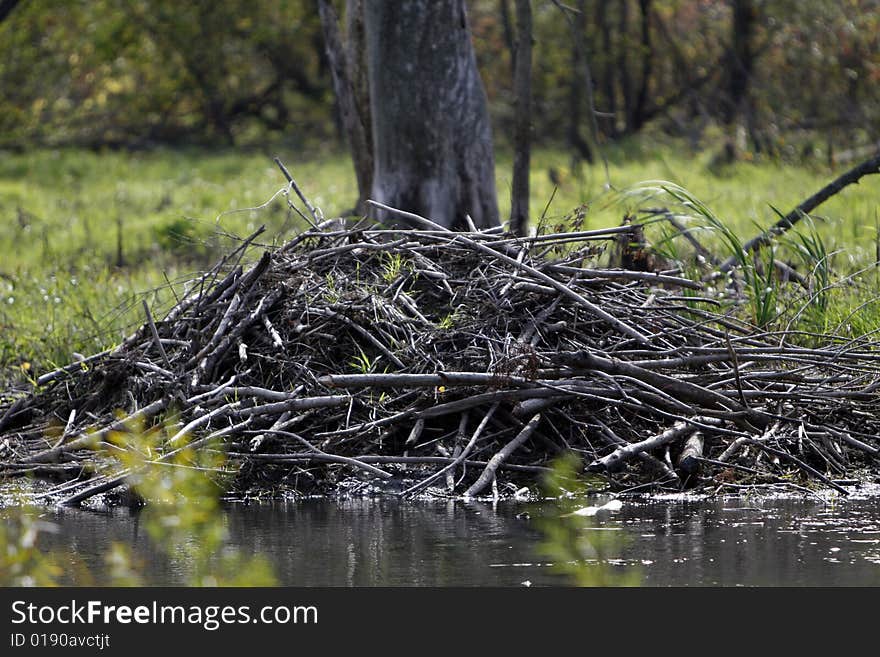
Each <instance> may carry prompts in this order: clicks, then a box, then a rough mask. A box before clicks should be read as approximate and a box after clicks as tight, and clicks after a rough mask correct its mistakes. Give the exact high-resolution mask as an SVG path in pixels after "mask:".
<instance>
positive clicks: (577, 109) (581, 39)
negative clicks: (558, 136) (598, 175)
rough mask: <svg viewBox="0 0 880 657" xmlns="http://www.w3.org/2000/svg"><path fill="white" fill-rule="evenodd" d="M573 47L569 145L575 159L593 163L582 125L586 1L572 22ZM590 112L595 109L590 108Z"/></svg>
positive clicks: (569, 89) (569, 95) (582, 0)
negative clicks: (582, 132) (582, 131)
mask: <svg viewBox="0 0 880 657" xmlns="http://www.w3.org/2000/svg"><path fill="white" fill-rule="evenodd" d="M571 29H572V47H571V70H570V71H569V74H570V77H569V83H568V84H569V88H568V121H569V123H568V144H569V146H571V148H572V151H573V152H574V157H575V158H577V159H579V160H586V161H587V162H592V161H593V151H592V149H591V148H590V145H589V144H588V143H587V141H586V140H585V139H584V137H583V135H581V123H582V121H583V111H582V110H583V99H584V93H583V92H584V82H585V79H584V71H585V70H586V69H585V67H586V53H587V44H586V32H587V3H586V0H578V3H577V12H575V13H574V17H573V18H572V20H571ZM587 111H588V112H592V111H593V108H592V107H588V108H587Z"/></svg>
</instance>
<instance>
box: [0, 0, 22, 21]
mask: <svg viewBox="0 0 880 657" xmlns="http://www.w3.org/2000/svg"><path fill="white" fill-rule="evenodd" d="M18 2H19V0H0V23H2V22H3V21H4V20H6V17H7V16H9V14H11V13H12V10H13V9H15V5H17V4H18Z"/></svg>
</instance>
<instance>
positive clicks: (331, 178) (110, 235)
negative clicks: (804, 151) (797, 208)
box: [0, 143, 880, 381]
mask: <svg viewBox="0 0 880 657" xmlns="http://www.w3.org/2000/svg"><path fill="white" fill-rule="evenodd" d="M278 155H279V156H280V157H281V158H282V159H283V160H284V161H285V162H286V163H287V164H288V165H289V167H290V168H291V170H292V172H293V174H294V176H296V178H297V180H298V182H299V183H300V185H301V187H302V188H303V190H304V191H305V193H306V194H307V195H308V196H309V197H310V199H311V200H312V201H313V202H314V203H315V204H316V205H318V206H320V207H321V208H323V210H324V213H325V215H327V216H332V215H334V214H336V213H339V212H341V211H344V210H346V209H347V208H349V207H351V205H352V202H353V199H354V198H355V186H354V176H353V172H352V170H351V167H350V165H349V163H348V161H347V158H346V157H345V156H344V155H341V154H338V153H323V154H318V153H309V154H308V155H304V154H301V153H293V152H289V153H288V152H279V153H278ZM608 157H609V165H610V166H609V175H610V180H611V183H612V185H613V187H614V190H617V191H614V190H607V189H606V188H605V183H606V176H605V173H604V170H603V167H602V166H601V165H593V166H586V167H583V168H582V169H581V170H580V171H578V170H573V168H572V167H571V166H570V163H569V160H568V156H567V155H565V154H562V153H559V152H555V151H550V150H544V151H539V152H538V153H536V154H535V157H534V161H533V184H532V189H533V194H532V213H533V216H535V217H539V216H541V215H542V214H544V215H546V223H547V225H549V226H551V227H565V226H568V225H570V220H571V213H572V211H573V210H574V209H575V208H577V207H579V206H583V205H586V206H587V209H586V211H585V212H584V213H583V214H582V218H581V220H580V222H581V226H582V227H583V228H595V227H601V226H608V225H614V224H617V223H619V222H620V220H621V217H622V215H623V214H624V212H626V211H629V210H634V209H636V208H637V207H639V206H654V207H656V206H662V205H667V204H668V203H669V202H670V201H671V199H669V198H668V197H656V198H651V193H650V192H646V191H643V192H642V193H638V194H636V193H622V192H623V191H626V190H629V191H630V192H632V188H633V186H635V185H637V184H638V183H640V182H643V181H649V180H664V181H671V182H674V183H677V184H679V185H681V186H682V187H684V188H686V189H687V190H689V191H690V192H691V193H692V194H693V195H694V196H695V197H696V198H698V199H700V200H701V201H702V202H704V203H705V204H706V205H708V206H709V207H710V208H711V209H712V211H713V212H714V214H715V216H717V218H718V219H719V220H720V221H722V222H723V223H724V225H725V226H727V227H728V228H729V229H730V230H731V233H732V234H734V235H737V236H739V237H740V238H742V239H746V238H748V237H750V236H751V235H753V234H754V233H755V232H756V231H757V226H758V225H760V226H767V225H769V224H770V223H772V222H773V221H774V220H775V219H776V215H775V213H774V211H773V209H772V208H771V205H772V206H775V207H776V208H778V209H779V210H781V211H783V212H787V211H788V210H789V209H791V208H792V207H793V206H794V205H795V204H797V203H798V202H799V201H801V200H802V199H803V198H804V197H806V196H807V195H809V194H810V193H812V192H813V191H815V190H816V189H818V188H819V187H821V186H822V185H823V184H824V183H825V182H827V181H828V180H830V178H832V177H833V175H836V174H834V173H833V172H831V171H829V170H828V169H826V168H823V167H815V168H811V167H808V166H790V165H786V166H779V165H776V164H773V163H749V162H744V163H738V164H736V165H733V166H724V167H715V166H713V165H712V153H690V152H687V151H686V150H685V149H683V148H678V147H675V146H667V147H662V148H661V147H656V146H643V145H639V144H636V143H631V144H628V145H625V146H624V147H618V148H617V149H613V150H610V151H609V153H608ZM551 170H552V171H551ZM510 171H511V166H510V158H509V157H508V156H506V155H504V154H501V155H500V156H499V158H498V175H497V182H498V192H499V196H500V199H501V206H502V213H506V212H507V208H508V207H509V201H508V198H507V197H508V194H509V186H510ZM551 178H553V179H555V181H556V182H557V183H558V189H557V191H556V193H555V195H554V187H555V186H556V184H555V183H554V182H553V181H552V180H551ZM282 181H283V179H282V178H281V176H280V173H279V172H278V171H277V169H276V168H275V167H274V165H273V164H272V161H271V157H270V154H268V153H266V154H263V153H239V152H232V151H221V152H216V151H209V152H206V151H191V150H190V151H173V150H159V151H151V152H144V153H134V154H130V153H115V152H111V153H101V154H96V153H93V152H84V151H60V152H58V151H35V152H29V153H25V154H4V155H3V157H2V158H0V367H2V375H0V378H2V379H4V380H7V381H8V380H9V379H10V378H17V379H19V380H21V377H26V376H29V375H30V374H32V373H33V372H35V371H42V370H45V369H46V368H50V367H52V366H53V365H55V364H63V363H66V362H69V361H70V360H71V358H72V353H73V352H80V353H91V352H94V351H98V350H100V349H102V348H104V347H106V346H108V345H111V344H114V343H116V342H118V341H119V340H120V338H121V337H122V336H123V335H124V334H126V333H127V332H128V331H129V330H130V329H131V327H132V326H134V325H135V324H138V323H140V322H141V321H142V317H141V313H142V310H141V307H140V298H141V297H142V296H143V295H147V300H148V301H149V302H150V303H151V304H155V303H158V304H160V305H162V304H169V303H170V302H172V301H173V295H174V292H172V288H171V286H169V285H168V283H169V282H172V283H180V282H182V281H183V280H186V278H187V277H188V276H189V275H190V274H191V273H192V272H194V271H198V270H199V269H202V268H204V267H206V266H208V265H210V264H211V263H213V261H214V259H215V258H216V257H217V255H218V254H219V253H221V252H223V250H224V249H226V248H227V247H228V246H229V245H230V244H232V243H233V240H234V236H243V235H246V234H248V233H250V232H251V231H253V230H254V229H255V228H256V227H257V226H259V225H260V224H266V226H267V231H266V233H265V234H264V241H265V242H267V243H273V242H281V241H284V240H285V239H287V238H289V237H290V235H291V234H292V233H294V232H296V230H297V229H298V228H299V220H298V218H297V217H296V215H294V214H292V213H291V212H290V211H289V210H288V208H287V206H286V203H285V201H284V199H283V198H282V197H277V198H276V199H275V200H274V201H272V202H271V203H269V204H268V205H266V206H265V207H264V208H262V209H259V210H246V208H256V207H257V206H261V205H263V204H264V203H265V202H266V201H267V200H268V199H270V198H271V197H272V196H273V194H275V193H276V192H277V191H278V190H279V189H280V188H281V186H282ZM878 186H880V181H877V180H876V179H868V181H867V182H866V184H863V185H860V186H857V187H852V188H849V189H847V190H846V191H844V192H843V193H842V194H840V195H838V196H837V197H835V198H834V199H832V200H831V201H829V202H828V203H827V204H826V205H824V206H822V207H821V208H820V211H819V213H818V216H817V217H816V221H815V222H814V226H815V234H814V235H813V234H811V233H810V232H809V231H808V230H806V229H805V234H806V235H809V237H810V239H817V238H818V239H819V240H820V243H821V249H820V251H821V253H824V254H827V255H828V259H827V262H830V263H831V264H832V265H833V267H832V269H833V270H834V272H835V275H834V276H833V277H832V279H829V281H828V282H831V283H834V282H835V281H837V282H839V281H840V277H841V276H846V275H848V274H851V273H852V272H854V271H857V270H859V269H860V268H863V267H869V266H870V265H871V264H872V263H873V262H874V261H875V259H876V249H877V246H876V244H877V222H878V209H877V208H878V199H880V192H878ZM653 189H656V186H655V187H653ZM551 199H552V200H551ZM243 209H244V211H241V210H243ZM233 210H238V211H239V212H234V213H231V214H224V213H229V212H230V211H233ZM701 239H704V241H705V242H706V243H707V244H708V245H710V246H711V247H712V248H713V249H714V248H717V249H718V250H719V253H720V254H721V255H723V256H726V255H727V253H726V252H723V242H724V240H722V239H720V238H719V237H718V235H716V234H713V233H711V232H706V233H704V238H701ZM791 251H792V252H791V253H790V254H788V256H787V259H789V260H792V261H794V260H796V256H797V254H796V253H795V249H794V248H792V250H791ZM821 253H820V256H819V260H821V259H822V256H821ZM805 262H806V261H805ZM801 270H802V271H805V272H806V273H808V274H809V273H810V272H809V271H808V264H802V265H801ZM875 276H876V274H875V272H874V271H873V269H869V270H867V272H866V273H865V274H863V275H861V279H862V280H861V281H858V280H856V281H850V280H846V281H844V283H843V284H838V285H836V286H835V288H834V290H833V293H831V294H830V295H828V296H827V297H826V301H827V299H828V298H830V299H831V302H830V303H827V304H826V305H825V306H824V307H823V309H822V313H821V316H820V317H818V319H816V317H815V313H814V314H813V315H814V318H813V320H812V323H811V324H810V326H809V327H807V328H809V329H810V330H819V329H822V330H830V329H834V328H838V329H839V330H840V331H842V332H844V333H853V332H857V333H858V332H866V331H870V330H873V329H874V327H875V326H877V325H878V321H877V318H876V312H875V311H874V304H873V301H872V294H871V290H872V289H876V288H877V282H876V280H875V278H874V277H875ZM174 287H175V289H176V291H177V293H179V291H180V289H181V287H182V286H181V285H179V284H178V285H176V286H174ZM780 303H782V301H780ZM801 314H802V315H804V313H801ZM850 315H851V316H850ZM844 320H845V321H844ZM838 325H840V326H838Z"/></svg>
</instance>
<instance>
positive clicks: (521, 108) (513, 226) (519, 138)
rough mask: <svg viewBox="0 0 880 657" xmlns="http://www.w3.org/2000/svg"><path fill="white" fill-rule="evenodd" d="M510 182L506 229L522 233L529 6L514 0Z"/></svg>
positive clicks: (527, 155) (527, 158)
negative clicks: (511, 170)
mask: <svg viewBox="0 0 880 657" xmlns="http://www.w3.org/2000/svg"><path fill="white" fill-rule="evenodd" d="M514 60H515V65H514V69H513V71H514V85H515V87H516V110H515V112H516V113H515V117H514V135H513V140H514V155H513V184H512V186H511V190H510V230H511V231H512V232H513V233H515V234H517V235H525V233H526V231H527V228H528V223H529V170H530V167H531V149H532V5H531V0H516V51H515V57H514Z"/></svg>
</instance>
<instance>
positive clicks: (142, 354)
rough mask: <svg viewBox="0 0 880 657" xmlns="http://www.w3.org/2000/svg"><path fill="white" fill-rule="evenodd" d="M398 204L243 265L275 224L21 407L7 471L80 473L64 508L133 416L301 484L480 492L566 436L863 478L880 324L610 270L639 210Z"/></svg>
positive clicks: (609, 475) (622, 460)
mask: <svg viewBox="0 0 880 657" xmlns="http://www.w3.org/2000/svg"><path fill="white" fill-rule="evenodd" d="M386 210H388V209H386ZM393 212H394V213H395V216H396V218H398V219H400V220H402V221H405V222H406V223H407V224H408V225H410V226H411V227H410V228H407V229H403V228H382V227H376V226H375V225H372V224H367V223H366V222H361V223H358V224H355V225H352V226H346V225H343V224H342V223H341V222H339V221H329V222H323V223H322V224H320V225H318V226H316V227H315V228H312V229H310V230H308V231H307V232H304V233H302V234H300V235H299V236H297V237H296V238H295V239H294V240H292V241H291V242H289V243H287V244H286V245H284V246H282V247H279V248H275V249H268V248H264V250H263V252H262V254H261V255H260V257H259V258H258V259H257V260H256V262H255V264H253V265H252V266H250V267H244V266H242V264H241V262H242V261H243V257H244V255H245V253H246V251H247V250H248V249H256V248H258V247H256V246H254V245H253V241H254V240H255V239H256V237H257V236H258V234H259V231H258V233H257V234H255V235H253V236H252V237H251V238H249V239H248V240H245V241H244V242H243V243H242V244H241V246H240V247H239V248H238V249H236V250H235V251H234V252H232V253H230V254H229V255H228V256H227V257H226V258H224V259H223V260H222V261H221V262H219V263H218V264H217V266H216V267H215V268H214V269H212V270H211V271H208V272H207V273H205V274H204V275H203V276H201V277H200V278H198V279H196V280H194V281H193V282H192V284H191V285H190V286H189V291H188V293H187V294H185V295H184V296H183V297H182V298H181V299H180V300H179V302H178V303H177V304H176V305H175V306H174V307H173V308H172V309H171V310H170V311H169V312H168V313H167V314H166V315H165V316H164V317H163V318H161V319H160V318H159V315H154V314H153V313H152V312H150V310H149V309H145V323H144V325H143V327H141V328H140V329H139V330H138V331H136V332H135V333H134V334H133V335H131V336H130V337H129V338H127V339H126V340H125V341H124V342H123V343H122V344H120V345H119V346H118V347H116V348H115V349H112V350H109V351H106V352H103V353H101V354H96V355H95V356H93V357H90V358H87V359H85V360H83V361H80V362H77V363H73V364H71V365H70V366H67V367H65V368H62V369H59V370H57V371H55V372H50V373H47V374H44V375H43V376H41V377H40V378H39V380H38V381H39V385H40V386H41V387H40V388H39V389H38V390H37V391H36V392H34V393H30V394H28V395H26V396H22V397H20V398H18V399H17V400H16V401H15V402H14V403H7V404H6V405H5V406H0V443H2V444H3V446H4V448H3V451H2V454H0V477H4V478H12V477H16V476H20V475H22V474H28V473H30V474H35V475H43V476H47V477H51V478H55V479H56V480H57V479H59V478H60V479H62V483H59V484H57V485H56V486H55V487H54V488H53V489H51V490H50V491H49V493H48V495H47V497H48V498H50V499H52V500H54V501H56V502H60V503H64V504H78V503H81V502H83V501H85V500H88V499H89V498H91V497H94V496H96V495H99V494H101V493H105V492H108V491H111V490H113V489H114V488H117V487H119V486H123V485H124V484H125V483H126V482H127V480H128V477H130V476H131V475H132V474H133V473H132V472H131V471H130V470H127V469H124V468H123V467H122V466H121V465H120V464H119V461H118V460H117V459H116V458H114V457H113V454H114V451H117V452H118V451H119V450H120V449H125V447H124V446H122V447H120V445H119V444H118V441H112V440H111V436H112V434H113V433H114V432H119V431H123V432H124V431H127V430H134V429H133V427H134V426H135V425H136V424H137V423H136V422H135V421H138V422H140V425H141V426H142V427H143V426H145V427H148V428H149V427H156V426H160V425H161V426H162V427H164V431H165V432H166V434H167V438H166V439H165V443H164V445H161V446H160V449H159V453H157V454H155V455H153V461H154V462H157V463H162V462H166V461H168V460H169V459H170V458H171V457H172V456H173V455H174V454H177V453H178V452H179V450H181V449H184V448H187V447H188V448H190V449H200V448H211V449H213V448H215V447H216V444H217V441H220V442H221V443H222V444H223V446H224V448H225V450H226V451H227V454H228V456H229V459H230V462H232V463H233V464H235V465H237V466H238V467H237V469H236V473H237V476H236V481H235V485H236V486H237V487H238V488H239V489H249V488H250V489H253V488H267V487H268V488H276V487H277V488H283V489H286V490H296V491H299V492H302V493H311V492H322V493H326V492H331V491H333V490H334V485H335V484H336V483H337V482H339V481H340V480H341V479H343V478H347V479H351V478H361V479H362V480H363V481H364V482H369V484H367V483H365V484H364V486H368V485H369V486H370V487H371V488H372V489H373V490H386V491H391V490H393V491H395V492H396V493H397V494H399V495H414V494H417V493H425V492H433V493H437V494H439V493H441V492H442V493H443V494H452V495H477V494H481V493H483V492H485V490H486V489H487V487H488V486H490V485H491V484H495V485H496V486H497V484H498V482H499V481H500V482H503V483H507V482H512V483H516V484H517V485H519V484H521V483H523V482H527V481H528V480H529V478H533V477H534V476H535V475H536V473H540V472H542V471H543V470H544V469H545V468H546V467H547V465H548V464H549V462H550V461H551V460H552V459H553V458H554V457H556V456H557V455H558V454H559V453H561V452H564V451H568V450H573V451H575V452H577V453H578V454H580V455H581V457H582V458H583V460H584V462H585V464H587V469H588V470H589V471H591V472H594V473H598V474H600V475H601V476H603V477H605V478H606V479H607V480H608V481H609V482H610V484H611V485H612V486H613V487H614V488H615V489H616V490H633V489H636V490H647V489H650V488H654V489H661V488H662V489H673V490H679V489H682V488H686V487H704V488H705V487H712V488H715V487H718V486H723V485H725V484H726V483H732V482H736V483H738V484H743V483H746V484H762V485H763V484H767V483H773V482H782V483H786V484H791V485H794V486H797V485H804V484H808V483H810V482H813V483H815V484H817V485H819V486H822V487H831V488H834V489H837V490H838V491H840V492H841V493H844V494H845V493H846V489H845V488H844V487H843V486H842V485H841V483H840V482H841V481H843V480H847V479H852V478H853V477H854V476H856V475H858V474H859V473H864V472H870V471H872V468H873V466H876V464H877V458H878V455H880V438H878V435H880V418H878V413H877V409H878V390H880V350H878V349H877V346H878V345H877V344H875V343H874V342H872V341H871V340H870V338H868V337H865V338H863V339H858V340H849V341H843V340H840V339H835V338H832V337H830V336H829V337H828V338H827V340H825V341H824V342H825V344H826V346H824V347H822V348H806V347H801V346H797V344H795V343H792V341H791V338H792V336H790V335H787V334H779V333H775V334H764V333H760V332H758V331H756V330H755V329H754V328H753V327H751V326H749V325H747V324H745V323H743V322H741V321H739V320H737V319H736V318H735V317H733V316H732V315H728V314H722V313H720V312H719V311H718V310H717V308H716V305H717V304H716V303H714V302H712V303H705V302H704V300H703V299H702V298H701V296H700V294H701V292H700V287H701V284H699V283H695V282H694V281H690V280H685V279H682V278H679V277H677V276H676V275H675V274H674V273H670V272H664V273H663V274H662V275H658V274H653V273H650V272H628V271H621V270H602V269H595V268H593V267H590V266H589V265H590V262H591V257H592V256H593V255H595V252H596V249H597V247H598V246H600V245H605V244H608V243H611V242H613V241H614V240H615V238H616V237H617V235H618V234H619V233H620V232H621V229H619V228H615V229H608V230H595V231H586V232H580V233H561V234H556V235H540V236H538V237H532V238H519V239H518V238H514V237H512V236H510V235H509V234H505V233H502V232H500V231H498V230H489V231H471V232H449V231H447V230H444V229H442V228H441V227H439V226H436V225H434V224H432V223H431V222H430V221H428V220H426V219H423V218H420V217H416V216H415V215H408V214H407V213H400V212H397V211H393ZM259 248H262V247H259Z"/></svg>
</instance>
